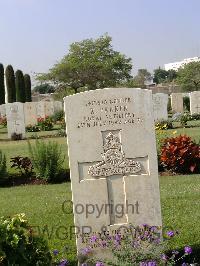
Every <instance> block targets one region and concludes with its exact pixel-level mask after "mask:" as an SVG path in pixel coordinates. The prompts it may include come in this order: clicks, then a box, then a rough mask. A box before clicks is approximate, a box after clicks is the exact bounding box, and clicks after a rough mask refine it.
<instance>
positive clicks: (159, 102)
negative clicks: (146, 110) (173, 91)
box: [152, 93, 168, 121]
mask: <svg viewBox="0 0 200 266" xmlns="http://www.w3.org/2000/svg"><path fill="white" fill-rule="evenodd" d="M152 98H153V115H154V120H155V121H159V120H167V119H168V112H167V105H168V95H167V94H165V93H156V94H153V96H152Z"/></svg>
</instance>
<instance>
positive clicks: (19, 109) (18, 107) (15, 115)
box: [6, 102, 25, 138]
mask: <svg viewBox="0 0 200 266" xmlns="http://www.w3.org/2000/svg"><path fill="white" fill-rule="evenodd" d="M6 117H7V129H8V138H11V137H12V135H13V134H17V135H21V137H22V138H25V122H24V105H23V103H19V102H15V103H7V104H6Z"/></svg>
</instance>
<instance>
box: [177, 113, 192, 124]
mask: <svg viewBox="0 0 200 266" xmlns="http://www.w3.org/2000/svg"><path fill="white" fill-rule="evenodd" d="M190 120H191V116H190V114H189V113H184V114H182V116H181V117H180V122H181V125H182V126H183V127H185V126H187V122H188V121H190Z"/></svg>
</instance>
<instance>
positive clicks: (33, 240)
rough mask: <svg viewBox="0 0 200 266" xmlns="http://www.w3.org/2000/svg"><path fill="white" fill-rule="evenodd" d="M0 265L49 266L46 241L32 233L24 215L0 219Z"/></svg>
mask: <svg viewBox="0 0 200 266" xmlns="http://www.w3.org/2000/svg"><path fill="white" fill-rule="evenodd" d="M0 236H1V237H0V265H20V266H32V265H38V266H39V265H41V266H42V265H44V266H49V265H51V261H52V258H51V253H50V250H49V248H48V245H47V242H46V240H44V238H43V237H41V236H39V235H37V234H36V233H35V232H34V233H33V230H32V228H31V227H30V225H29V224H28V222H27V220H26V219H25V215H24V214H17V215H15V216H13V217H9V218H5V217H1V218H0Z"/></svg>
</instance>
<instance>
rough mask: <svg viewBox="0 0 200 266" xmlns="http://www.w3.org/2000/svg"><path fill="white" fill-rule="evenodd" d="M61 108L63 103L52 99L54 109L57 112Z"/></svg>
mask: <svg viewBox="0 0 200 266" xmlns="http://www.w3.org/2000/svg"><path fill="white" fill-rule="evenodd" d="M62 110H63V104H62V102H60V101H54V111H55V112H59V111H62Z"/></svg>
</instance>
